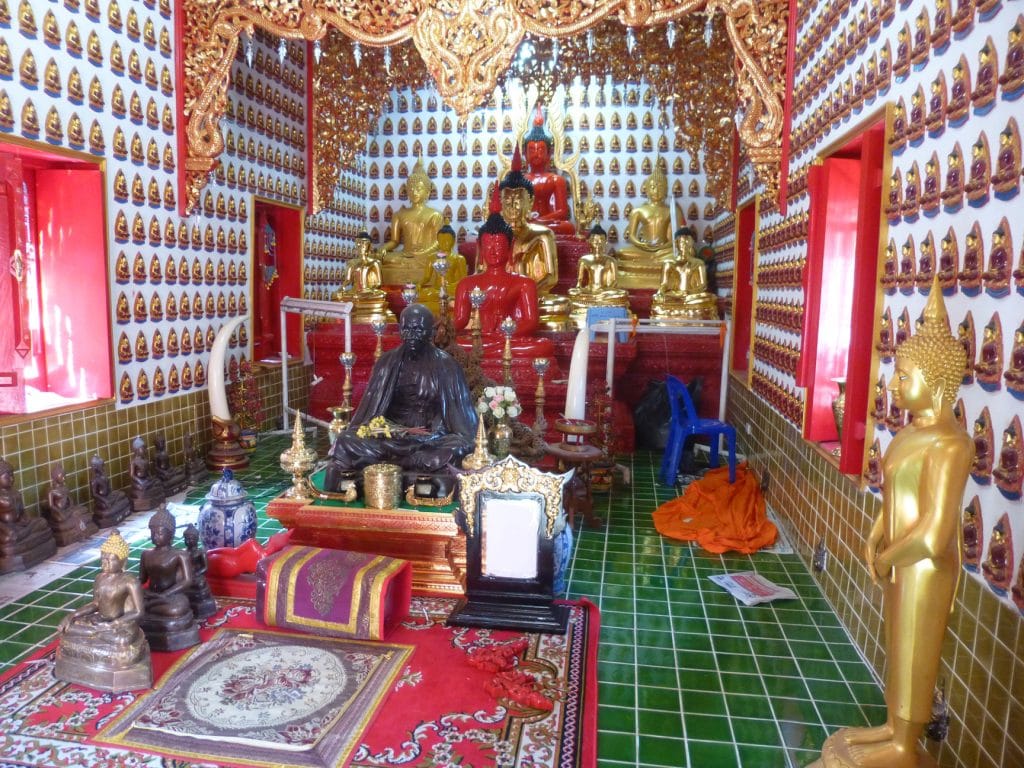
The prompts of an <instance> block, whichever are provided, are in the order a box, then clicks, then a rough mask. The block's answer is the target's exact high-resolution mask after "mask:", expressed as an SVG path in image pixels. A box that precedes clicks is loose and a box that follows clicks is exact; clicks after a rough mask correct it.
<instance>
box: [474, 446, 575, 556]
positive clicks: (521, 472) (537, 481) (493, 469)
mask: <svg viewBox="0 0 1024 768" xmlns="http://www.w3.org/2000/svg"><path fill="white" fill-rule="evenodd" d="M570 477H572V470H570V471H569V472H566V473H565V474H563V475H558V474H552V473H550V472H541V471H540V470H539V469H536V468H535V467H531V466H530V465H529V464H526V463H524V462H522V461H519V459H517V458H516V457H515V456H507V457H506V458H504V459H502V460H501V461H499V462H496V463H494V464H491V465H490V466H488V467H485V468H484V469H481V470H478V471H476V472H463V473H461V474H460V475H459V501H460V503H461V504H462V509H463V512H464V513H465V515H466V535H467V536H468V537H470V538H472V537H473V536H474V535H475V533H474V528H475V525H476V524H475V522H474V521H475V520H476V505H477V501H478V498H479V494H480V493H481V492H484V491H490V492H492V493H496V494H508V493H536V494H539V495H540V496H541V497H543V499H544V519H545V527H544V535H545V536H546V537H547V538H549V539H550V538H551V537H552V536H554V535H555V524H556V523H557V521H558V518H559V516H560V515H561V514H562V491H563V489H564V488H565V484H566V483H567V482H569V478H570Z"/></svg>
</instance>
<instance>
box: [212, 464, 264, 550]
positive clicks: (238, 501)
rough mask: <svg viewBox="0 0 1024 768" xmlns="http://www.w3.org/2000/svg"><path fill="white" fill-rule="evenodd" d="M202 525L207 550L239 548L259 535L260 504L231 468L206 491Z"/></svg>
mask: <svg viewBox="0 0 1024 768" xmlns="http://www.w3.org/2000/svg"><path fill="white" fill-rule="evenodd" d="M198 524H199V535H200V537H202V540H203V544H204V545H205V546H206V548H207V549H216V548H218V547H237V546H238V545H239V544H242V543H243V542H246V541H248V540H249V539H251V538H254V537H255V536H256V507H255V506H254V505H253V503H252V502H251V501H249V494H248V492H247V491H246V490H245V489H244V488H243V487H242V484H241V483H240V482H238V481H237V480H236V479H235V478H234V473H233V472H232V471H231V470H230V469H225V470H224V475H223V476H222V477H221V479H220V480H218V481H217V482H215V483H214V484H213V487H211V488H210V492H209V493H208V494H206V500H205V501H204V502H203V505H202V506H201V507H200V508H199V520H198Z"/></svg>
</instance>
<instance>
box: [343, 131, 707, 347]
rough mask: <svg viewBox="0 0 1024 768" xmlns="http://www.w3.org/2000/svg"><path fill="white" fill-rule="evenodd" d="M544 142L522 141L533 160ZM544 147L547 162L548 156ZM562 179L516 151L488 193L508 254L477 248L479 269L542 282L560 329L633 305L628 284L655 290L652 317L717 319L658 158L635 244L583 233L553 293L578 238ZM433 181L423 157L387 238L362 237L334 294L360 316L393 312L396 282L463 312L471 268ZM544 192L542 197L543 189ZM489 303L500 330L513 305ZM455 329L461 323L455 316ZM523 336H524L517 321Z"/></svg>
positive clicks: (490, 318) (634, 219)
mask: <svg viewBox="0 0 1024 768" xmlns="http://www.w3.org/2000/svg"><path fill="white" fill-rule="evenodd" d="M528 138H529V136H528ZM538 144H539V145H540V146H542V147H546V145H545V144H544V142H543V141H527V142H526V146H527V157H528V158H530V157H532V156H533V154H537V152H536V149H535V148H536V145H538ZM531 153H533V154H531ZM540 154H541V156H542V157H543V158H544V163H545V164H546V163H547V157H546V155H544V153H540ZM532 167H533V165H532V164H531V168H532ZM529 176H533V177H535V178H534V179H533V180H531V178H530V177H529ZM556 180H557V181H556ZM564 185H565V180H564V179H563V178H562V177H561V176H559V175H558V174H553V173H531V174H529V175H528V174H524V173H523V172H522V169H521V164H520V162H519V153H518V151H517V152H516V155H515V156H514V158H513V162H512V167H511V169H510V170H509V171H508V172H507V173H506V174H505V176H504V177H503V178H502V180H501V182H500V184H497V185H496V186H495V189H494V191H493V193H492V200H491V212H492V213H495V212H497V213H500V215H501V217H502V218H503V219H504V220H505V222H506V223H507V224H508V226H509V227H510V228H511V232H512V242H511V247H510V249H509V253H508V254H507V256H506V259H505V262H504V263H502V264H499V265H496V266H497V268H496V269H494V270H491V268H490V266H489V265H488V264H487V263H486V262H487V259H486V257H484V256H483V254H477V256H478V258H477V259H476V261H477V274H482V273H486V272H488V271H493V272H494V273H495V274H498V273H501V272H507V273H511V274H515V275H520V276H524V277H529V278H531V279H532V280H533V281H534V283H535V285H536V293H537V303H538V314H539V316H540V323H541V325H543V326H544V327H547V328H550V329H555V330H564V329H567V328H568V327H569V326H570V325H571V324H572V322H571V320H574V321H575V324H576V325H577V326H582V325H583V324H584V322H585V318H586V313H587V310H588V309H590V308H593V307H622V308H625V309H627V311H628V309H629V295H628V292H627V289H649V290H650V289H657V290H656V293H655V294H654V296H653V297H652V302H651V314H652V316H654V317H689V318H706V319H714V318H717V317H718V307H717V299H716V297H715V296H714V295H713V294H711V293H710V292H709V291H708V283H707V270H706V267H705V264H704V262H703V260H701V259H700V258H698V257H697V255H696V241H695V234H694V232H693V231H692V230H690V229H687V228H680V229H678V230H677V231H676V233H675V235H674V243H673V234H672V229H671V222H672V213H671V210H670V209H669V207H668V206H667V205H666V204H665V196H666V194H667V188H668V181H667V179H666V177H665V174H664V172H663V170H662V169H661V167H660V165H656V168H655V171H654V173H652V175H651V176H650V177H649V178H648V179H647V180H646V181H645V182H644V189H645V190H646V191H647V195H648V199H649V200H648V203H646V204H644V205H641V206H639V207H637V208H636V209H634V210H633V212H632V213H631V215H630V219H629V225H628V226H627V229H626V239H627V241H628V243H629V245H627V246H626V247H624V248H622V249H621V250H620V251H619V252H618V253H617V254H616V255H614V256H613V255H611V254H610V253H609V252H608V242H607V236H606V234H605V232H604V230H603V229H602V228H601V227H600V225H595V226H593V227H592V228H591V229H590V231H589V233H588V236H587V239H588V246H589V253H586V254H585V255H583V256H581V257H580V258H579V261H578V267H577V279H576V285H575V287H573V288H570V289H569V291H568V295H567V296H563V295H558V294H556V293H554V292H553V290H552V289H553V288H554V287H555V286H556V284H557V283H558V278H559V274H558V270H559V243H560V242H561V243H563V244H564V243H566V242H567V241H570V242H574V243H579V240H578V238H577V237H576V236H575V234H574V233H575V226H574V225H572V224H571V223H570V222H569V221H568V218H567V217H568V212H567V207H566V206H567V203H566V202H565V189H564ZM430 187H431V181H430V178H429V177H428V176H427V175H426V173H425V172H424V171H423V169H422V164H420V163H417V165H416V168H415V170H414V171H413V173H412V174H411V175H410V177H409V179H408V183H407V189H408V195H409V201H410V205H409V206H406V207H404V208H402V209H400V210H399V211H398V212H397V213H396V214H395V215H394V217H393V219H392V222H391V231H390V237H389V239H388V240H387V241H386V242H385V243H384V244H383V245H382V246H381V247H380V249H379V250H378V251H376V252H374V250H373V244H372V240H371V238H370V236H369V234H367V233H365V232H363V233H360V235H359V236H358V237H357V238H356V255H355V256H354V257H353V258H352V259H350V260H349V261H348V263H347V265H346V268H345V275H344V279H343V287H342V288H341V289H339V290H338V291H337V292H335V294H334V295H333V298H334V299H335V300H339V301H350V302H352V304H353V305H354V309H353V319H354V321H355V322H369V320H370V319H371V318H372V317H375V316H384V317H386V318H388V319H390V318H391V315H390V312H389V311H388V307H387V296H386V294H385V292H384V290H383V289H382V288H381V286H382V285H393V284H405V285H413V286H415V287H416V291H417V296H418V300H419V301H420V302H422V303H424V304H426V305H427V306H429V307H431V309H433V310H434V311H437V309H438V308H439V303H440V297H441V295H442V293H443V294H444V295H445V296H455V297H456V316H457V317H458V316H459V315H460V311H459V307H458V302H459V299H458V296H459V294H460V290H459V284H460V282H462V281H463V280H464V279H465V278H466V277H467V275H468V266H467V262H466V258H465V255H464V253H460V252H458V251H456V250H455V247H454V246H455V233H454V231H453V230H452V228H451V227H450V226H449V225H448V224H447V223H445V222H444V220H443V218H442V215H441V213H440V212H439V211H436V210H434V209H432V208H430V207H429V206H427V204H426V201H427V199H428V198H429V194H430ZM559 189H561V190H562V191H561V194H559V193H558V190H559ZM538 190H542V191H543V196H541V197H538V194H537V192H538ZM538 211H540V212H538ZM562 216H564V217H565V218H560V217H562ZM560 225H562V226H560ZM556 233H558V236H557V237H556ZM470 247H471V248H472V247H475V243H474V244H472V245H471V246H470ZM461 250H463V251H465V250H466V249H465V248H463V249H461ZM470 253H471V254H472V250H470ZM489 302H490V298H488V299H486V300H485V303H484V305H483V306H481V307H479V309H480V317H481V322H482V324H483V325H482V330H483V332H485V333H487V332H494V331H496V330H497V326H498V324H500V322H501V321H502V320H503V319H504V318H505V317H507V316H510V315H514V314H515V313H514V312H513V311H512V310H513V309H514V307H512V306H496V305H494V304H493V303H492V304H491V305H490V306H488V303H489ZM466 309H468V307H467V308H466ZM492 326H493V327H492ZM456 327H457V328H460V327H462V326H460V325H459V323H458V321H457V322H456ZM517 335H522V330H521V329H519V330H517Z"/></svg>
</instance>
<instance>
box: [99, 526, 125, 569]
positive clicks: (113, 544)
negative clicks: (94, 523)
mask: <svg viewBox="0 0 1024 768" xmlns="http://www.w3.org/2000/svg"><path fill="white" fill-rule="evenodd" d="M100 554H102V555H113V556H114V557H116V558H117V559H118V560H120V561H121V562H124V561H125V560H127V559H128V542H127V541H125V540H124V538H123V537H122V536H121V532H120V531H119V530H118V529H117V528H115V529H114V530H113V531H111V532H110V535H109V536H108V537H107V540H106V541H104V542H103V544H102V546H100Z"/></svg>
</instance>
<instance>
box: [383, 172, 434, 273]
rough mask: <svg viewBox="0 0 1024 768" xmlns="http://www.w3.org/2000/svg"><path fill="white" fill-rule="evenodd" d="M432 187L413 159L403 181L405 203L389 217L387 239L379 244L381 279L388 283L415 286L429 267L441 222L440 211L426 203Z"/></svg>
mask: <svg viewBox="0 0 1024 768" xmlns="http://www.w3.org/2000/svg"><path fill="white" fill-rule="evenodd" d="M432 187H433V184H432V183H431V181H430V177H429V176H427V172H426V171H425V170H424V169H423V162H422V161H421V160H417V161H416V165H415V167H414V168H413V170H412V173H411V174H409V178H408V180H407V181H406V183H405V189H406V194H407V195H408V197H409V205H407V206H405V207H404V208H400V209H399V210H398V212H397V213H395V214H394V215H393V216H392V217H391V231H390V233H389V235H388V239H387V242H385V243H384V244H383V245H381V247H380V250H381V253H382V254H383V256H384V265H383V269H382V273H383V281H384V283H386V284H388V285H393V284H404V283H414V284H416V285H419V284H420V283H421V282H422V281H423V277H424V275H426V274H427V270H429V269H430V263H431V262H432V261H433V260H434V254H436V253H437V231H438V230H439V229H440V228H441V225H442V224H444V216H443V215H442V214H441V212H440V211H438V210H435V209H434V208H431V207H430V206H428V205H427V200H429V199H430V190H431V188H432ZM399 246H401V247H399Z"/></svg>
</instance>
